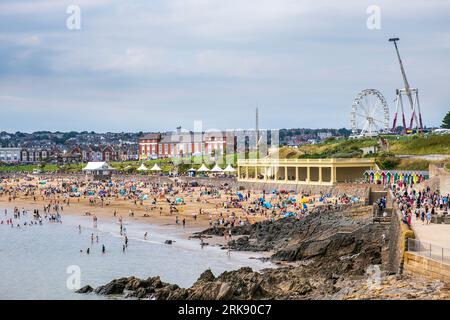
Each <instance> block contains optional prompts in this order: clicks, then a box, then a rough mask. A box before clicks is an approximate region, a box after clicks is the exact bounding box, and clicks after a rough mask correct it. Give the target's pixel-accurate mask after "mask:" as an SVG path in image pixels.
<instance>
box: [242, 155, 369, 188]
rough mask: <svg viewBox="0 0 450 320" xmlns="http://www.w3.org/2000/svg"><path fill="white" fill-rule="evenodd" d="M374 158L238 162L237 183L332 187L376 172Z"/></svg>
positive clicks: (267, 159) (360, 179)
mask: <svg viewBox="0 0 450 320" xmlns="http://www.w3.org/2000/svg"><path fill="white" fill-rule="evenodd" d="M377 169H378V166H377V165H376V163H375V160H374V159H369V158H348V159H338V158H332V159H270V158H265V159H240V160H238V166H237V171H238V181H240V182H261V183H280V184H304V185H328V186H329V185H334V184H336V183H339V182H355V181H362V180H363V179H364V172H366V171H367V170H377Z"/></svg>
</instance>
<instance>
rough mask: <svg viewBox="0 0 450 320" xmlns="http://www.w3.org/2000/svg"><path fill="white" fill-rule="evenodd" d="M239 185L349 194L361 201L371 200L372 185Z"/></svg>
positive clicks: (247, 187)
mask: <svg viewBox="0 0 450 320" xmlns="http://www.w3.org/2000/svg"><path fill="white" fill-rule="evenodd" d="M238 185H239V186H241V187H243V188H244V189H250V190H261V191H262V190H265V191H266V192H269V193H270V192H272V190H274V189H277V190H280V189H284V190H286V191H291V190H292V191H294V192H297V193H301V192H305V193H310V194H319V193H323V194H327V193H330V194H332V195H336V196H337V195H340V194H344V193H345V194H347V195H352V196H356V197H358V198H360V199H368V198H369V190H370V185H369V184H366V183H358V184H356V183H337V184H335V185H333V186H320V185H310V186H308V185H304V184H282V183H270V182H269V183H264V182H243V181H241V182H238Z"/></svg>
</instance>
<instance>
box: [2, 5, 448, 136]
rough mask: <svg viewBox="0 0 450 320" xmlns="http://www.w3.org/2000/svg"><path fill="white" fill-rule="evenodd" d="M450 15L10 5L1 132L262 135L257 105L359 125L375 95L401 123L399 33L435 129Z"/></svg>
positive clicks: (270, 115)
mask: <svg viewBox="0 0 450 320" xmlns="http://www.w3.org/2000/svg"><path fill="white" fill-rule="evenodd" d="M70 5H77V6H78V7H79V8H80V20H79V21H80V28H79V29H73V28H68V27H67V20H68V19H69V21H75V20H73V19H72V18H73V15H72V13H73V12H71V11H70V12H69V13H68V12H67V9H68V7H69V6H70ZM372 5H376V6H378V8H379V9H380V11H379V12H380V15H379V17H380V19H379V20H376V23H379V24H377V25H376V26H379V28H375V29H374V28H368V26H367V20H368V19H370V20H369V21H372V22H373V21H374V20H371V15H372V14H373V11H369V13H368V12H367V10H368V8H369V7H370V6H372ZM449 15H450V1H443V0H427V1H423V0H396V1H389V0H387V1H385V0H373V1H365V0H348V1H336V0H326V1H322V0H245V1H244V0H226V1H224V0H151V1H150V0H142V1H139V0H135V1H130V0H128V1H125V0H124V1H119V0H70V1H65V0H31V1H23V0H1V1H0V131H8V132H14V131H22V132H32V131H37V130H50V131H57V130H59V131H70V130H75V131H84V130H87V131H91V130H94V131H98V132H108V131H112V132H122V131H144V132H150V131H165V130H173V129H174V128H175V127H177V126H179V125H180V126H182V127H183V128H186V129H193V128H194V121H202V127H203V129H207V130H212V129H221V130H224V129H233V128H241V129H250V128H253V127H254V126H255V124H254V123H255V120H254V118H255V115H254V114H255V108H256V107H257V106H258V108H259V114H260V127H261V128H267V129H277V128H342V127H347V128H350V111H351V106H352V103H353V100H354V99H355V97H356V96H357V94H358V93H359V92H360V91H362V90H363V89H367V88H373V89H377V90H379V91H380V92H381V93H382V94H383V95H384V97H385V98H386V101H387V103H388V105H389V108H390V117H391V122H392V118H393V113H394V109H395V103H394V99H395V90H396V89H397V88H403V82H402V77H401V73H400V68H399V65H398V61H397V58H396V55H395V51H394V47H393V44H392V43H390V42H388V38H390V37H394V36H395V37H399V38H400V39H401V40H400V42H399V43H398V44H399V49H400V54H401V55H402V59H403V61H404V64H405V69H406V73H407V76H408V80H409V83H410V85H411V87H414V88H419V96H420V104H421V108H422V113H423V119H424V124H425V125H426V126H438V125H440V124H441V121H442V119H443V117H444V115H445V113H446V112H447V111H448V110H450V107H449V106H450V90H449V85H450V72H449V71H450V19H448V17H449ZM76 21H78V20H76ZM405 102H406V100H405ZM407 116H409V113H408V114H407Z"/></svg>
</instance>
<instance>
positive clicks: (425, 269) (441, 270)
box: [403, 252, 450, 282]
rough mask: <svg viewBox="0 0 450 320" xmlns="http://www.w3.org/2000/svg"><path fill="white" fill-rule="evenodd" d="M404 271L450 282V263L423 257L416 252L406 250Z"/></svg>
mask: <svg viewBox="0 0 450 320" xmlns="http://www.w3.org/2000/svg"><path fill="white" fill-rule="evenodd" d="M403 268H404V272H405V273H408V274H411V275H413V276H417V275H421V276H424V277H427V278H429V279H433V280H442V281H449V282H450V264H445V263H442V262H440V261H437V260H433V259H430V258H426V257H422V256H419V255H417V254H416V253H414V252H405V259H404V267H403Z"/></svg>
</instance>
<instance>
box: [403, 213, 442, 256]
mask: <svg viewBox="0 0 450 320" xmlns="http://www.w3.org/2000/svg"><path fill="white" fill-rule="evenodd" d="M411 224H412V228H413V230H414V233H415V236H416V239H417V240H420V241H424V242H428V243H431V244H432V245H435V246H440V247H444V248H448V249H450V224H436V223H431V224H424V225H422V221H421V220H420V219H419V220H417V221H416V217H415V216H413V217H412V219H411Z"/></svg>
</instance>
